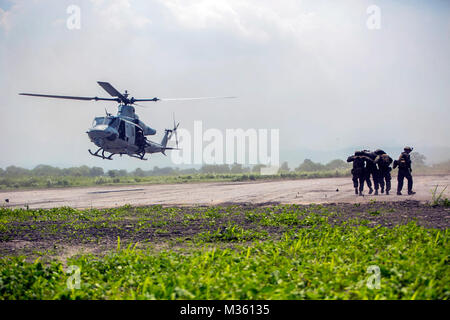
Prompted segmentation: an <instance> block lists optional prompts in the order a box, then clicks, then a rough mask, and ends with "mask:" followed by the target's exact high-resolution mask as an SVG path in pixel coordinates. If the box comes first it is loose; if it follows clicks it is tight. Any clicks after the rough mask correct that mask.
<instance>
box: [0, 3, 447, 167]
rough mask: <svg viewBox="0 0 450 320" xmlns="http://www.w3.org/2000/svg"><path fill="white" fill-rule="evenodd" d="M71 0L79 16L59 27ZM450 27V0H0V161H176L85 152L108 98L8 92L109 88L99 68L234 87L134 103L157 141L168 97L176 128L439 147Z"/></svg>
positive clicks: (138, 81)
mask: <svg viewBox="0 0 450 320" xmlns="http://www.w3.org/2000/svg"><path fill="white" fill-rule="evenodd" d="M71 5H75V6H77V7H78V8H79V9H80V28H79V29H69V28H68V27H67V20H68V19H69V17H70V16H71V14H70V13H68V12H67V9H68V7H69V6H71ZM373 5H375V6H376V8H378V10H379V11H378V13H379V15H377V17H375V16H374V15H373V13H374V12H373V11H372V10H370V8H371V6H373ZM368 9H369V10H368ZM378 17H379V19H378V20H376V21H377V23H378V26H379V28H376V29H373V28H369V27H368V20H369V22H373V21H374V20H373V19H374V18H378ZM369 26H372V27H373V24H372V25H371V24H370V23H369ZM449 35H450V2H449V1H438V0H435V1H419V0H397V1H392V0H389V1H387V0H370V1H364V0H340V1H323V0H308V1H306V0H305V1H299V0H297V1H289V0H286V1H265V0H255V1H250V0H248V1H244V0H229V1H224V0H214V1H210V0H208V1H207V0H204V1H190V0H183V1H181V0H180V1H177V0H155V1H147V0H145V1H144V0H142V1H141V0H80V1H77V0H70V1H65V0H0V93H1V97H2V101H1V103H0V112H1V118H0V119H1V120H0V121H1V122H0V137H1V138H0V150H1V157H0V167H3V168H4V167H6V166H9V165H18V166H22V167H27V168H32V167H34V166H36V165H38V164H41V163H45V164H50V165H56V166H60V167H70V166H78V165H83V164H86V165H89V166H101V167H104V168H119V169H129V170H133V169H134V168H136V167H141V168H144V169H151V168H153V166H155V165H157V166H159V167H161V166H171V165H173V163H172V161H171V158H170V157H164V156H163V155H161V154H158V155H154V156H151V157H150V160H149V161H146V162H141V161H140V160H138V159H131V158H128V157H126V156H124V157H122V158H118V159H117V160H114V161H106V160H102V159H98V158H93V157H91V156H90V155H89V154H88V152H87V149H89V148H91V149H93V148H95V146H94V145H93V144H92V143H91V142H90V141H89V138H88V137H87V135H86V130H87V129H88V128H89V127H90V125H91V123H92V120H93V118H94V117H95V116H102V115H104V113H105V108H106V109H107V110H108V111H109V112H111V113H115V112H116V105H115V103H108V102H105V101H102V102H91V101H87V102H85V101H69V100H53V99H44V98H31V97H24V96H19V95H18V93H19V92H33V93H44V94H61V95H81V96H103V97H107V96H108V95H107V93H106V92H104V91H103V90H102V88H101V87H99V86H98V85H97V83H96V82H97V81H107V82H110V83H111V84H112V85H114V86H115V87H116V88H117V89H118V90H119V91H121V92H123V91H124V90H128V91H129V93H130V94H131V95H132V96H135V97H136V98H138V97H139V98H152V97H154V96H158V97H169V98H170V97H203V96H237V99H225V100H204V101H183V102H158V103H146V105H148V106H149V107H148V108H145V109H141V108H137V112H138V114H139V116H140V118H141V120H143V121H144V122H145V123H146V124H148V125H149V126H151V127H153V128H155V129H156V130H157V131H158V134H157V135H156V136H153V137H151V139H154V140H156V141H159V140H160V139H161V136H162V134H163V132H164V128H169V127H170V126H171V123H172V114H173V113H175V115H176V118H177V120H179V121H180V122H181V127H183V128H185V129H186V130H192V128H193V124H194V121H196V120H201V121H203V127H204V129H208V128H217V129H219V130H223V131H225V130H226V129H230V128H231V129H235V128H242V129H249V128H254V129H267V130H270V129H279V132H280V150H281V154H282V155H283V156H284V155H286V157H289V158H290V159H292V158H293V157H292V155H294V154H295V155H297V154H298V163H300V162H301V161H303V158H308V157H309V158H313V160H314V156H313V155H314V154H315V152H320V154H321V155H322V158H321V159H324V160H327V159H326V158H327V156H326V154H327V153H326V152H328V151H329V155H330V158H329V159H328V160H332V159H333V157H332V156H334V155H335V154H336V150H344V149H345V150H347V149H351V150H355V149H356V148H360V147H366V148H378V147H382V148H383V147H386V148H392V147H398V148H400V147H403V146H405V145H411V146H413V147H415V150H418V151H419V150H425V149H426V148H435V149H442V150H449V148H450V142H449V141H450V130H449V129H448V119H449V118H450V117H449V116H450V90H449V89H450V88H449V84H450V59H448V57H450V41H448V39H449ZM299 150H303V151H304V150H309V152H311V154H312V155H311V156H309V155H308V154H305V152H303V153H302V152H300V153H299ZM400 151H401V148H400V149H399V152H400ZM324 154H325V156H324ZM294 158H295V157H294ZM281 160H283V159H281ZM296 160H297V159H294V160H293V161H296Z"/></svg>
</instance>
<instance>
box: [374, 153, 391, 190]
mask: <svg viewBox="0 0 450 320" xmlns="http://www.w3.org/2000/svg"><path fill="white" fill-rule="evenodd" d="M374 153H375V154H376V155H377V157H376V158H375V164H376V165H377V166H378V171H379V183H380V187H381V193H383V192H384V186H385V182H386V195H389V191H390V190H391V170H392V168H391V167H390V165H391V163H392V161H393V160H392V158H391V157H389V156H388V155H387V154H386V152H384V151H383V150H380V149H377V150H375V151H374Z"/></svg>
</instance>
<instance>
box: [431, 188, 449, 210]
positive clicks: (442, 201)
mask: <svg viewBox="0 0 450 320" xmlns="http://www.w3.org/2000/svg"><path fill="white" fill-rule="evenodd" d="M438 187H439V186H436V187H435V188H434V190H431V205H432V206H444V207H450V200H449V199H448V198H444V192H445V190H447V186H445V187H444V188H443V189H442V190H441V191H440V192H438Z"/></svg>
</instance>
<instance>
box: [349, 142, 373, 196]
mask: <svg viewBox="0 0 450 320" xmlns="http://www.w3.org/2000/svg"><path fill="white" fill-rule="evenodd" d="M347 162H353V169H352V176H353V177H352V181H353V187H354V188H355V194H359V195H360V196H362V195H363V194H362V192H363V190H364V181H365V180H366V176H367V174H366V166H367V163H368V162H373V161H372V159H370V158H369V157H367V156H365V155H364V153H363V152H361V151H355V155H353V156H350V157H348V158H347Z"/></svg>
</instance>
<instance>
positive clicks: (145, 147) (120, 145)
mask: <svg viewBox="0 0 450 320" xmlns="http://www.w3.org/2000/svg"><path fill="white" fill-rule="evenodd" d="M97 83H98V84H99V85H100V86H101V87H102V88H103V89H104V90H105V91H106V92H108V93H109V94H110V95H111V96H112V97H114V98H99V97H77V96H57V95H47V94H34V93H19V94H20V95H24V96H33V97H46V98H58V99H71V100H95V101H99V100H101V101H116V102H118V103H119V105H118V112H117V115H116V116H113V115H111V114H109V113H106V117H96V118H95V119H94V121H93V123H92V127H91V128H90V129H89V130H88V131H87V132H86V133H87V134H88V136H89V138H90V139H91V141H92V142H93V143H94V144H96V145H97V146H98V147H99V149H98V150H97V151H95V152H92V151H91V150H90V149H89V150H88V151H89V153H90V154H91V155H93V156H96V157H99V158H102V159H107V160H112V156H113V155H115V154H119V155H122V154H127V155H129V156H130V157H134V158H138V159H141V160H147V159H145V158H144V156H145V154H146V153H149V154H150V153H157V152H161V153H162V154H164V155H166V153H165V151H166V150H174V149H176V150H177V149H178V137H177V128H178V126H179V123H178V124H175V117H174V121H173V129H165V134H164V136H163V138H162V140H161V142H160V143H158V142H154V141H150V140H148V139H147V138H146V137H145V136H147V135H154V134H156V130H155V129H152V128H150V127H148V126H147V125H145V123H144V122H142V121H141V120H139V117H138V115H137V114H136V113H135V109H134V107H133V105H137V106H140V105H138V104H136V102H140V101H154V102H156V101H170V100H199V99H214V98H234V97H203V98H175V99H159V98H157V97H155V98H151V99H135V98H134V97H132V98H128V96H129V94H128V92H127V91H126V90H125V93H123V94H121V93H120V92H119V91H117V90H116V89H115V88H114V87H113V86H112V85H111V84H109V83H108V82H100V81H98V82H97ZM173 134H175V137H176V145H177V147H176V148H172V147H167V143H168V142H169V140H170V138H171V137H172V135H173ZM100 151H101V155H100V154H99V152H100ZM105 152H109V153H110V154H109V155H105Z"/></svg>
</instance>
